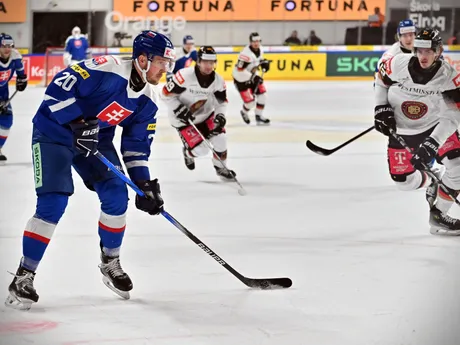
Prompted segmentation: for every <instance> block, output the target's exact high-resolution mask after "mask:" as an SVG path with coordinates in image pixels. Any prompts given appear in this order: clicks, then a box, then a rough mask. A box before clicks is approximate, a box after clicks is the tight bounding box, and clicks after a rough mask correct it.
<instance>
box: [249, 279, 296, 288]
mask: <svg viewBox="0 0 460 345" xmlns="http://www.w3.org/2000/svg"><path fill="white" fill-rule="evenodd" d="M243 283H244V284H246V286H248V287H250V288H253V289H260V290H275V289H287V288H290V287H291V286H292V280H291V279H289V278H267V279H253V278H245V279H244V280H243Z"/></svg>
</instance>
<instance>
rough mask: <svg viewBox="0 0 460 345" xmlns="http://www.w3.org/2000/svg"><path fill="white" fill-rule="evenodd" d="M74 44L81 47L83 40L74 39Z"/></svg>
mask: <svg viewBox="0 0 460 345" xmlns="http://www.w3.org/2000/svg"><path fill="white" fill-rule="evenodd" d="M73 44H74V45H75V48H80V47H81V46H82V42H81V40H74V41H73Z"/></svg>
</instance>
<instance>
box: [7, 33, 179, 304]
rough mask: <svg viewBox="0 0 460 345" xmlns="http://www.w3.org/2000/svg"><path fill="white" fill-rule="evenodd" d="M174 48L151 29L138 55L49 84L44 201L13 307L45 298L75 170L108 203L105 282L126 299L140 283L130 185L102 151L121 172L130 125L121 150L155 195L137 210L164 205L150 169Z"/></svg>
mask: <svg viewBox="0 0 460 345" xmlns="http://www.w3.org/2000/svg"><path fill="white" fill-rule="evenodd" d="M174 54H175V52H174V46H173V45H172V43H171V41H170V40H169V39H168V38H166V37H165V36H163V35H161V34H159V33H156V32H153V31H143V32H142V33H141V34H139V35H138V36H137V37H136V38H135V40H134V43H133V55H132V58H129V57H128V58H117V57H114V56H103V57H99V58H96V59H92V60H86V61H84V62H81V63H79V64H76V65H72V66H70V67H68V68H66V69H65V70H63V71H61V72H60V73H58V74H57V75H56V76H55V77H54V79H53V81H52V82H51V84H50V85H49V86H48V87H47V89H46V92H45V96H44V100H43V102H42V104H41V105H40V107H39V109H38V111H37V113H36V115H35V117H34V118H33V139H32V153H33V161H34V177H35V190H36V194H37V206H36V210H35V214H34V215H33V217H32V218H31V219H30V220H29V221H28V223H27V225H26V227H25V231H24V236H23V257H22V259H21V261H20V266H19V268H18V270H17V272H16V275H15V277H14V279H13V282H12V283H11V285H10V286H9V292H10V295H9V297H8V298H7V300H6V302H5V303H6V305H8V306H11V307H14V308H17V309H23V310H28V309H29V308H30V307H31V304H32V303H33V302H37V301H38V295H37V293H36V291H35V289H34V286H33V282H34V277H35V271H36V269H37V267H38V265H39V263H40V260H41V259H42V257H43V255H44V253H45V250H46V247H47V245H48V243H49V241H50V240H51V237H52V235H53V232H54V230H55V228H56V225H57V223H58V222H59V220H60V218H61V216H62V215H63V214H64V211H65V209H66V206H67V202H68V199H69V196H70V195H72V194H73V192H74V188H73V182H72V175H71V167H73V168H74V169H75V170H76V171H77V173H78V174H79V175H80V176H81V178H82V179H83V181H84V183H85V185H86V186H87V187H88V188H89V189H90V190H92V191H95V192H96V193H97V195H98V197H99V200H100V203H101V212H100V217H99V223H98V232H99V237H100V248H101V263H100V265H99V267H100V270H101V273H102V275H103V281H104V283H105V284H106V285H107V286H108V287H109V288H110V289H112V290H113V291H114V292H116V293H117V294H119V295H120V296H121V297H123V298H129V291H130V290H131V289H132V287H133V285H132V282H131V279H130V277H129V276H128V275H127V274H126V273H125V272H124V271H123V269H122V267H121V265H120V259H119V257H120V248H121V245H122V240H123V235H124V232H125V226H126V210H127V207H128V191H127V187H126V185H125V183H124V182H123V181H122V180H121V179H119V178H118V177H116V175H115V174H114V173H113V172H111V171H109V170H108V169H107V167H106V166H105V165H104V164H103V163H101V162H100V161H99V160H98V159H97V157H95V156H94V155H95V154H96V153H97V152H98V151H99V152H101V153H102V154H103V155H104V156H105V157H107V159H109V160H110V161H111V162H112V163H113V164H114V165H116V166H118V167H119V168H120V169H122V167H121V163H120V160H119V158H118V155H117V153H116V151H115V147H114V145H113V143H112V140H113V138H114V134H115V128H116V126H117V125H119V126H120V127H122V128H123V132H122V136H121V150H120V151H121V154H122V157H123V161H124V163H125V166H126V168H127V172H128V174H129V176H130V177H131V179H132V180H133V181H134V182H135V183H136V184H137V185H138V186H139V188H140V189H142V190H143V191H144V193H145V194H146V195H148V196H149V197H148V198H147V197H139V196H137V197H136V200H135V204H136V207H137V208H138V209H140V210H142V211H145V212H147V213H149V214H151V215H156V214H159V213H160V212H161V211H162V210H163V199H162V197H161V193H160V186H159V183H158V180H157V179H154V180H152V179H151V177H150V173H149V169H148V158H149V155H150V145H151V142H152V140H153V136H154V134H155V128H156V113H157V110H158V107H157V98H156V94H155V93H154V89H153V87H152V86H151V84H153V85H156V84H158V82H159V81H160V79H161V78H162V77H163V75H164V74H165V73H166V72H167V71H171V70H172V69H173V68H174Z"/></svg>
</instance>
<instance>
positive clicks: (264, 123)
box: [256, 121, 270, 126]
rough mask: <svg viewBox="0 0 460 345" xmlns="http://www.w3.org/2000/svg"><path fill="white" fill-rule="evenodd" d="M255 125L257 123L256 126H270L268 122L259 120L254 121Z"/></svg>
mask: <svg viewBox="0 0 460 345" xmlns="http://www.w3.org/2000/svg"><path fill="white" fill-rule="evenodd" d="M256 125H257V126H270V122H259V121H256Z"/></svg>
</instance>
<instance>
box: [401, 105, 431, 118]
mask: <svg viewBox="0 0 460 345" xmlns="http://www.w3.org/2000/svg"><path fill="white" fill-rule="evenodd" d="M401 110H402V112H403V114H404V115H406V117H407V118H409V119H411V120H418V119H421V118H422V117H423V116H425V115H426V113H427V112H428V106H427V105H426V104H425V103H422V102H415V101H406V102H403V104H401Z"/></svg>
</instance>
